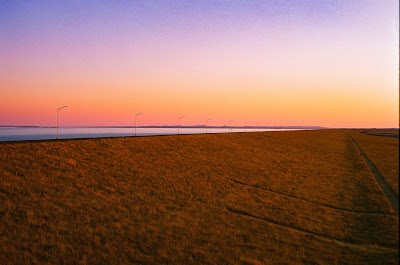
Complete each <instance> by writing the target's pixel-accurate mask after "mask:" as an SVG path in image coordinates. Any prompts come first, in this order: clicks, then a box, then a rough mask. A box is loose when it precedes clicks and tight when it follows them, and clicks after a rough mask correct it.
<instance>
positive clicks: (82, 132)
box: [0, 127, 292, 141]
mask: <svg viewBox="0 0 400 265" xmlns="http://www.w3.org/2000/svg"><path fill="white" fill-rule="evenodd" d="M286 130H288V129H258V130H257V129H246V130H245V129H244V128H233V129H232V132H245V131H246V132H256V131H260V132H261V131H286ZM290 130H292V129H290ZM229 131H230V129H229V128H208V129H207V132H208V133H227V132H229ZM201 133H206V129H205V128H180V134H201ZM174 134H178V128H137V129H136V135H137V136H150V135H174ZM122 136H135V128H118V127H60V128H59V129H58V138H59V139H73V138H99V137H122ZM49 139H56V128H47V127H0V141H25V140H49Z"/></svg>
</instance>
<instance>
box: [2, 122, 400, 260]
mask: <svg viewBox="0 0 400 265" xmlns="http://www.w3.org/2000/svg"><path fill="white" fill-rule="evenodd" d="M352 134H353V132H349V131H340V130H319V131H291V132H259V133H228V134H204V135H179V136H163V137H136V138H135V137H128V138H113V139H86V140H59V141H42V142H21V143H2V144H0V154H1V155H0V176H1V178H0V234H1V237H0V260H2V261H3V262H5V264H29V263H33V264H54V263H68V264H97V263H101V264H129V263H130V264H132V263H137V264H161V263H162V264H167V263H168V264H210V263H211V264H240V263H242V264H270V263H285V264H301V263H320V264H335V263H336V264H338V263H340V264H366V263H368V264H371V263H379V264H382V263H384V264H397V263H398V244H399V238H398V232H399V231H398V224H399V221H398V216H397V215H395V214H394V212H393V209H392V208H391V206H390V204H389V203H388V201H387V200H386V198H385V195H384V194H383V192H382V191H381V190H380V188H379V186H378V185H377V184H376V182H375V181H374V177H373V176H372V175H371V174H370V172H369V169H368V167H367V166H366V165H365V163H364V161H363V160H362V158H361V156H360V154H359V153H358V151H357V149H356V147H355V146H354V143H353V142H352V140H351V138H350V135H352ZM371 137H372V136H371ZM360 139H361V138H360ZM360 145H362V144H361V142H360ZM385 146H386V145H385ZM362 147H363V148H364V147H365V145H362ZM383 148H384V147H383ZM366 152H367V151H366ZM368 152H369V153H368V155H371V156H372V153H373V152H374V151H373V150H372V149H371V150H370V151H368ZM371 159H372V158H371ZM388 166H393V164H388ZM397 166H398V164H397ZM397 185H398V182H397Z"/></svg>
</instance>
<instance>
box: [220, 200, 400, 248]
mask: <svg viewBox="0 0 400 265" xmlns="http://www.w3.org/2000/svg"><path fill="white" fill-rule="evenodd" d="M226 210H227V211H229V212H231V213H235V214H239V215H242V216H245V217H249V218H252V219H256V220H259V221H263V222H267V223H270V224H273V225H277V226H280V227H285V228H287V229H290V230H295V231H298V232H301V233H304V234H308V235H313V236H315V237H319V238H323V239H326V240H330V241H333V242H335V243H339V244H345V245H347V246H353V247H361V248H366V249H369V248H374V249H380V250H388V249H390V250H395V251H397V249H398V246H397V245H393V244H388V245H377V244H363V243H361V242H357V241H352V240H346V239H341V238H336V237H333V236H329V235H325V234H322V233H317V232H313V231H310V230H307V229H303V228H300V227H295V226H291V225H286V224H282V223H280V222H278V221H275V220H273V219H270V218H267V217H261V216H257V215H255V214H252V213H249V212H247V211H245V210H242V209H237V208H233V207H230V206H226Z"/></svg>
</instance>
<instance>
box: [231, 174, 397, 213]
mask: <svg viewBox="0 0 400 265" xmlns="http://www.w3.org/2000/svg"><path fill="white" fill-rule="evenodd" d="M229 180H231V181H233V182H235V183H237V184H241V185H244V186H248V187H253V188H257V189H261V190H264V191H266V192H271V193H274V194H277V195H281V196H284V197H289V198H292V199H296V200H300V201H304V202H307V203H310V204H315V205H319V206H322V207H326V208H331V209H334V210H338V211H344V212H350V213H360V214H377V215H393V213H388V212H378V211H357V210H351V209H346V208H340V207H336V206H333V205H328V204H324V203H319V202H314V201H311V200H308V199H304V198H300V197H297V196H293V195H290V194H285V193H281V192H277V191H274V190H270V189H267V188H264V187H261V186H259V185H254V184H248V183H244V182H241V181H239V180H236V179H229Z"/></svg>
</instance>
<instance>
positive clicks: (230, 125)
mask: <svg viewBox="0 0 400 265" xmlns="http://www.w3.org/2000/svg"><path fill="white" fill-rule="evenodd" d="M232 121H233V120H229V129H230V131H231V132H232V127H231V122H232Z"/></svg>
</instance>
